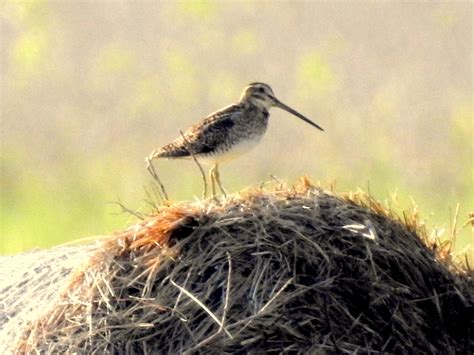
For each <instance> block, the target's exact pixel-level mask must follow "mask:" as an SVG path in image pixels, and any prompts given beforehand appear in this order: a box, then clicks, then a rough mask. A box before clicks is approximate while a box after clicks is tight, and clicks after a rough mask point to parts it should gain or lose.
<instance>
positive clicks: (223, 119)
mask: <svg viewBox="0 0 474 355" xmlns="http://www.w3.org/2000/svg"><path fill="white" fill-rule="evenodd" d="M241 115H242V108H241V107H240V106H238V105H231V106H228V107H226V108H224V109H222V110H219V111H217V112H214V113H212V114H210V115H209V116H207V117H206V118H204V119H203V120H202V121H201V122H199V123H197V124H195V125H194V126H192V127H191V128H189V129H188V130H187V131H186V132H185V133H184V134H183V135H184V139H183V137H178V138H177V139H176V140H175V141H173V142H171V143H170V144H168V145H165V146H164V147H162V148H161V149H160V151H159V152H158V154H159V156H161V157H168V158H179V157H187V156H190V155H191V154H190V152H189V150H191V151H192V153H193V154H195V155H199V154H207V153H212V152H213V151H214V150H215V149H216V147H218V146H219V145H221V144H222V143H223V142H226V141H227V138H228V136H229V133H230V130H231V129H232V127H234V125H235V121H236V119H238V118H239V117H240V116H241Z"/></svg>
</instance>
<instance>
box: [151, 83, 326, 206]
mask: <svg viewBox="0 0 474 355" xmlns="http://www.w3.org/2000/svg"><path fill="white" fill-rule="evenodd" d="M272 107H278V108H280V109H283V110H285V111H287V112H289V113H291V114H292V115H294V116H296V117H298V118H300V119H301V120H303V121H305V122H306V123H308V124H310V125H311V126H313V127H315V128H317V129H319V130H321V131H324V130H323V128H321V127H320V126H319V125H317V124H316V123H314V122H313V121H311V120H310V119H308V118H306V117H305V116H303V115H302V114H300V113H299V112H297V111H295V110H294V109H292V108H291V107H289V106H287V105H285V104H284V103H283V102H281V101H280V100H278V99H277V98H276V97H275V94H274V93H273V90H272V88H271V87H270V86H269V85H268V84H265V83H261V82H254V83H250V84H249V85H248V86H247V87H245V89H244V91H243V92H242V94H241V96H240V99H239V101H238V102H236V103H234V104H232V105H229V106H227V107H224V108H223V109H221V110H218V111H216V112H214V113H211V114H210V115H208V116H207V117H205V118H204V119H202V120H201V121H200V122H198V123H196V124H195V125H193V126H191V127H190V128H189V129H188V130H186V131H185V132H184V133H181V136H180V137H178V138H176V139H175V140H174V141H172V142H171V143H169V144H166V145H164V146H162V147H161V148H159V149H158V150H155V151H153V153H152V155H151V156H150V159H151V160H153V159H158V158H167V159H193V158H195V159H196V160H198V162H199V164H203V165H207V166H211V168H210V170H209V179H210V181H211V191H212V196H213V197H214V196H216V183H217V185H218V187H219V189H220V191H221V193H222V194H224V195H226V191H225V189H224V188H223V186H222V184H221V181H220V176H219V170H218V167H219V164H221V163H224V162H228V161H230V160H233V159H235V158H237V157H238V156H240V155H242V154H244V153H246V152H247V151H249V150H250V149H251V148H253V147H254V146H255V145H257V143H259V142H260V140H261V139H262V137H263V135H264V134H265V131H266V130H267V126H268V118H269V110H270V108H272Z"/></svg>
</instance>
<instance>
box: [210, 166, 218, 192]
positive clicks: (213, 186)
mask: <svg viewBox="0 0 474 355" xmlns="http://www.w3.org/2000/svg"><path fill="white" fill-rule="evenodd" d="M216 169H217V164H214V165H213V166H212V168H211V170H209V180H211V194H212V195H211V197H212V198H214V197H216V181H215V170H216Z"/></svg>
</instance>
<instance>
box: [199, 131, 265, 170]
mask: <svg viewBox="0 0 474 355" xmlns="http://www.w3.org/2000/svg"><path fill="white" fill-rule="evenodd" d="M260 139H261V136H259V137H257V138H254V139H249V140H243V141H240V142H239V143H237V144H235V145H233V146H232V147H231V148H230V149H229V150H227V151H225V152H221V153H216V154H209V155H202V156H197V157H196V158H197V160H198V161H199V163H201V164H204V165H209V166H211V165H214V164H220V163H225V162H228V161H230V160H234V159H235V158H238V157H240V156H241V155H243V154H245V153H247V152H248V151H249V150H251V149H252V148H253V147H255V146H256V145H257V144H258V142H260Z"/></svg>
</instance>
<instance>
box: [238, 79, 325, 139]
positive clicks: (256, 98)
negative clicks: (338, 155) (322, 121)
mask: <svg viewBox="0 0 474 355" xmlns="http://www.w3.org/2000/svg"><path fill="white" fill-rule="evenodd" d="M240 102H249V103H251V104H253V105H255V106H257V107H261V108H263V109H265V110H267V111H268V109H270V108H271V107H279V108H281V109H282V110H285V111H287V112H289V113H291V114H292V115H295V116H296V117H298V118H300V119H302V120H303V121H305V122H307V123H309V124H310V125H312V126H313V127H316V128H317V129H320V130H321V131H324V130H323V129H322V128H321V127H320V126H318V125H317V124H316V123H314V122H313V121H311V120H310V119H308V118H306V117H304V116H303V115H302V114H301V113H299V112H297V111H295V110H293V109H292V108H291V107H289V106H287V105H285V104H284V103H283V102H281V101H280V100H278V99H277V98H276V97H275V94H274V93H273V90H272V88H271V87H270V86H269V85H267V84H264V83H251V84H249V85H248V86H247V87H246V88H245V90H244V92H243V93H242V96H241V97H240Z"/></svg>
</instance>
